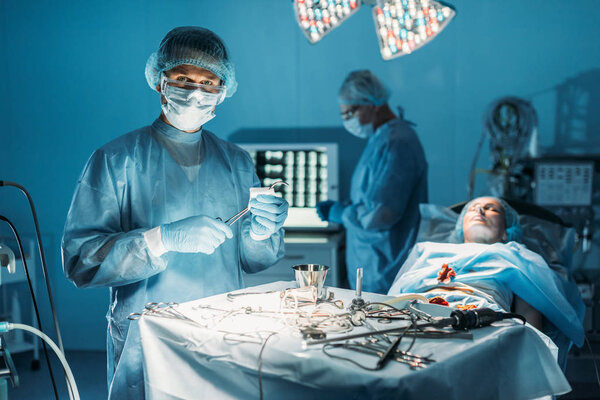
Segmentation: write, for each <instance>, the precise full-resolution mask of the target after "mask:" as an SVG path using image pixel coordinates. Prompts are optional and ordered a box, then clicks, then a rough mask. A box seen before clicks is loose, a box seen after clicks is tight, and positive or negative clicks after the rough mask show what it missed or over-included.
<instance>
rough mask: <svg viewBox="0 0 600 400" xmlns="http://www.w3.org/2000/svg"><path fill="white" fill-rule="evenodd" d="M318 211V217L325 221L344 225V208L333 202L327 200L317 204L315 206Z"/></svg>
mask: <svg viewBox="0 0 600 400" xmlns="http://www.w3.org/2000/svg"><path fill="white" fill-rule="evenodd" d="M315 208H316V209H317V215H318V216H319V218H321V220H323V221H329V222H333V223H335V224H341V223H342V214H343V213H344V208H345V207H344V206H343V205H342V204H341V203H339V202H337V201H333V200H326V201H321V202H319V203H317V205H316V206H315Z"/></svg>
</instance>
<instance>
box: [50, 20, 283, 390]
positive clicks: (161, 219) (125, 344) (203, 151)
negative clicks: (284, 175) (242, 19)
mask: <svg viewBox="0 0 600 400" xmlns="http://www.w3.org/2000/svg"><path fill="white" fill-rule="evenodd" d="M146 80H147V81H148V84H149V85H150V87H151V88H152V89H154V90H156V91H157V92H158V93H159V94H160V104H161V109H162V112H161V114H160V117H159V118H157V119H156V120H155V121H154V122H153V123H152V125H150V126H146V127H143V128H140V129H138V130H135V131H133V132H130V133H128V134H126V135H124V136H121V137H119V138H117V139H115V140H113V141H112V142H110V143H108V144H106V145H104V146H103V147H101V148H100V149H98V150H97V151H95V152H94V154H92V156H91V157H90V159H89V160H88V162H87V165H86V166H85V168H84V170H83V173H82V174H81V177H80V178H79V181H78V185H77V188H76V190H75V194H74V196H73V200H72V203H71V208H70V210H69V213H68V216H67V221H66V225H65V231H64V236H63V240H62V251H63V266H64V271H65V274H66V275H67V277H68V278H69V279H71V280H72V281H73V282H74V283H75V285H77V286H78V287H110V297H111V304H110V308H109V310H108V313H107V319H108V339H107V342H108V343H107V347H108V392H109V398H111V399H137V398H144V376H143V360H142V353H141V346H140V338H139V331H138V324H137V323H135V322H133V323H131V321H130V320H128V319H127V316H128V315H129V313H132V312H141V311H142V309H143V308H144V305H145V304H146V303H148V302H178V303H181V302H185V301H190V300H194V299H198V298H201V297H206V296H211V295H214V294H217V293H222V292H228V291H232V290H236V289H240V288H242V287H243V286H244V282H243V278H242V270H243V271H246V272H250V273H252V272H258V271H261V270H263V269H265V268H267V267H269V266H270V265H272V264H274V263H275V262H276V261H277V260H279V259H280V258H281V257H282V256H283V252H284V244H283V230H282V229H281V228H282V225H283V223H284V221H285V218H286V217H287V210H288V204H287V202H286V201H285V200H284V199H282V198H280V197H277V196H271V195H259V196H258V197H257V198H256V199H252V201H251V202H250V214H247V215H246V216H245V217H244V218H242V219H241V220H240V221H238V222H237V223H235V224H234V225H232V226H228V225H227V224H225V223H223V222H221V220H226V219H227V218H229V217H231V216H232V215H234V214H236V213H237V212H238V211H240V210H242V209H243V208H245V207H246V206H248V201H249V189H250V188H251V187H255V186H258V185H259V180H258V178H257V176H256V174H255V172H254V166H253V163H252V160H251V158H250V156H249V155H248V154H247V153H246V152H245V151H243V150H242V149H240V148H239V147H237V146H235V145H234V144H231V143H228V142H226V141H224V140H222V139H219V138H218V137H217V136H215V135H214V134H213V133H211V132H209V131H208V130H206V129H204V128H203V125H204V124H205V123H206V122H208V121H209V120H210V119H212V118H213V117H214V116H215V114H214V112H215V108H216V106H218V105H219V104H220V103H221V102H222V101H223V100H224V99H225V98H226V97H230V96H232V95H233V94H234V93H235V91H236V86H237V83H236V80H235V74H234V68H233V65H232V64H231V62H230V58H229V55H228V52H227V50H226V48H225V46H224V44H223V42H222V41H221V39H220V38H219V37H218V36H217V35H215V34H214V33H213V32H211V31H209V30H207V29H203V28H199V27H179V28H175V29H173V30H172V31H170V32H169V33H167V35H166V36H165V37H164V39H163V40H162V42H161V43H160V46H159V49H158V51H157V52H156V53H153V54H152V55H151V56H150V58H149V59H148V62H147V64H146ZM146 356H151V355H146Z"/></svg>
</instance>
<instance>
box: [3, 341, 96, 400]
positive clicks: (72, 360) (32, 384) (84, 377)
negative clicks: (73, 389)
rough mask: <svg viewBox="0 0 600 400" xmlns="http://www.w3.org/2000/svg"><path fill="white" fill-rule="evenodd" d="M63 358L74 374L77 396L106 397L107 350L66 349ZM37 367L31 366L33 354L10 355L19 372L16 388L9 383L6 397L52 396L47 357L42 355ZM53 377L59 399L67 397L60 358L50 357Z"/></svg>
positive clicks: (84, 398) (90, 399)
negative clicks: (35, 368) (33, 368)
mask: <svg viewBox="0 0 600 400" xmlns="http://www.w3.org/2000/svg"><path fill="white" fill-rule="evenodd" d="M66 353H67V354H66V358H67V361H68V362H69V366H70V368H71V371H73V375H74V376H75V382H76V383H77V389H78V390H79V396H80V397H81V399H82V400H106V398H107V390H106V353H105V352H103V351H68V350H67V352H66ZM41 357H42V358H41V360H40V368H39V370H37V371H33V370H32V369H31V361H32V353H31V352H27V353H20V354H13V361H14V363H15V367H16V369H17V371H18V375H19V387H18V388H16V389H13V388H12V385H11V384H10V383H9V384H8V398H9V400H17V399H23V400H25V399H27V400H30V399H31V400H33V399H36V400H37V399H54V398H55V396H54V390H53V388H52V381H51V380H50V374H49V373H48V366H47V365H46V360H45V358H44V357H43V355H42V356H41ZM50 361H51V365H52V371H53V373H54V380H55V381H56V389H57V391H58V398H59V399H68V398H69V395H68V394H67V387H66V384H65V376H64V374H63V372H62V366H61V364H60V361H58V359H57V358H56V357H55V356H54V355H51V357H50Z"/></svg>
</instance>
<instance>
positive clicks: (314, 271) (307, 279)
mask: <svg viewBox="0 0 600 400" xmlns="http://www.w3.org/2000/svg"><path fill="white" fill-rule="evenodd" d="M292 268H293V269H294V274H295V276H296V283H298V287H301V288H303V287H307V286H315V287H316V288H317V294H318V296H319V298H320V299H322V298H324V297H325V295H326V292H327V290H326V289H324V288H323V285H324V284H325V278H326V277H327V270H328V269H329V267H328V266H327V265H319V264H298V265H294V266H293V267H292Z"/></svg>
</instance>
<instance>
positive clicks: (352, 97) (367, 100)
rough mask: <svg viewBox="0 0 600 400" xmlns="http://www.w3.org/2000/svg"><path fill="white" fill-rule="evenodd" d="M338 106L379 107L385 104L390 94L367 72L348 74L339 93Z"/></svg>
mask: <svg viewBox="0 0 600 400" xmlns="http://www.w3.org/2000/svg"><path fill="white" fill-rule="evenodd" d="M338 98H339V101H340V104H351V105H368V104H372V105H375V106H380V105H382V104H385V103H387V101H388V99H389V98H390V92H389V91H388V90H387V89H386V87H385V86H383V83H381V81H380V80H379V78H377V76H375V75H374V74H373V73H372V72H371V71H369V70H366V69H364V70H360V71H353V72H350V74H348V76H347V77H346V79H345V80H344V83H342V87H341V88H340V93H339V96H338Z"/></svg>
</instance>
